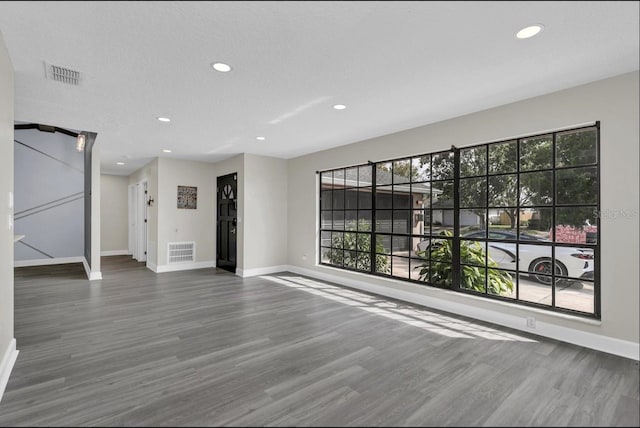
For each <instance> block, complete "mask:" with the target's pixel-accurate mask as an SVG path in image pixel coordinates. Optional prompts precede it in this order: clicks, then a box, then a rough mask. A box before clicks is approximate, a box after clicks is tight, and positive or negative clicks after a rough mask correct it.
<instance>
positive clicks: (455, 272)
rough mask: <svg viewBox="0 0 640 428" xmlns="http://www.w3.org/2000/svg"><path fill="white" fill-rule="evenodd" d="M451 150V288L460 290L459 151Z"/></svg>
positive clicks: (452, 148) (454, 148)
mask: <svg viewBox="0 0 640 428" xmlns="http://www.w3.org/2000/svg"><path fill="white" fill-rule="evenodd" d="M451 150H453V238H452V239H453V242H452V251H451V253H452V254H451V257H452V260H451V269H452V271H451V277H452V284H451V288H452V289H454V290H459V289H460V279H461V278H460V150H459V149H458V148H456V147H454V146H451Z"/></svg>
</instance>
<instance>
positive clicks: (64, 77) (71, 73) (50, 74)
mask: <svg viewBox="0 0 640 428" xmlns="http://www.w3.org/2000/svg"><path fill="white" fill-rule="evenodd" d="M45 66H46V70H47V78H49V79H51V80H55V81H56V82H62V83H66V84H68V85H75V86H78V85H79V84H80V72H79V71H76V70H71V69H70V68H65V67H60V66H59V65H53V64H47V63H45Z"/></svg>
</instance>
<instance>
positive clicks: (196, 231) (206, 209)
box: [156, 158, 216, 270]
mask: <svg viewBox="0 0 640 428" xmlns="http://www.w3.org/2000/svg"><path fill="white" fill-rule="evenodd" d="M178 186H192V187H197V188H198V190H197V192H198V193H197V208H196V209H195V210H194V209H179V208H178V207H177V196H178ZM215 194H216V185H215V176H214V172H213V165H212V164H210V163H204V162H194V161H185V160H175V159H167V158H159V159H158V193H157V197H156V207H157V210H158V240H157V242H158V268H159V269H160V270H162V267H163V266H165V265H166V264H167V244H168V243H169V242H185V241H195V242H196V263H199V264H201V265H202V266H204V265H205V264H207V263H208V264H209V265H210V266H213V264H214V263H215V247H216V245H215V244H216V241H215V229H216V219H215Z"/></svg>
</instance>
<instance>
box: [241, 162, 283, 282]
mask: <svg viewBox="0 0 640 428" xmlns="http://www.w3.org/2000/svg"><path fill="white" fill-rule="evenodd" d="M287 196H288V195H287V161H286V160H284V159H278V158H273V157H267V156H257V155H252V154H245V155H244V207H245V208H244V236H246V237H247V239H245V241H244V242H245V245H244V251H243V257H244V260H243V269H244V271H245V274H246V273H250V272H252V270H253V271H255V270H256V269H262V268H272V267H278V266H283V265H286V264H287Z"/></svg>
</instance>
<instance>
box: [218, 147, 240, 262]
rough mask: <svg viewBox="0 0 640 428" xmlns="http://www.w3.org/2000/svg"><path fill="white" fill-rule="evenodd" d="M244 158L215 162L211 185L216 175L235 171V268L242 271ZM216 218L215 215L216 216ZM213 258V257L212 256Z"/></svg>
mask: <svg viewBox="0 0 640 428" xmlns="http://www.w3.org/2000/svg"><path fill="white" fill-rule="evenodd" d="M244 158H245V155H244V154H242V155H238V156H234V157H232V158H230V159H227V160H224V161H221V162H218V163H216V164H214V165H213V170H214V177H215V178H214V181H213V186H214V190H215V186H216V185H217V177H222V176H223V175H228V174H233V173H237V174H238V182H237V186H238V189H237V190H238V195H237V199H238V210H237V215H238V225H237V228H236V231H237V234H236V236H237V249H238V250H237V254H236V268H237V270H238V271H240V272H241V271H242V269H244V251H245V248H246V246H245V239H244V237H245V221H244V217H245V216H244V214H245V206H244V204H245V197H244V195H245V191H244V183H245V177H244V174H245V171H244ZM214 203H217V201H216V200H215V199H214ZM214 214H216V212H215V210H214ZM216 219H217V216H216ZM216 230H217V229H216V228H215V227H214V230H213V231H214V237H213V239H214V241H213V242H214V243H215V242H216V241H215V239H216V235H215V232H216ZM214 259H215V257H214Z"/></svg>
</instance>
